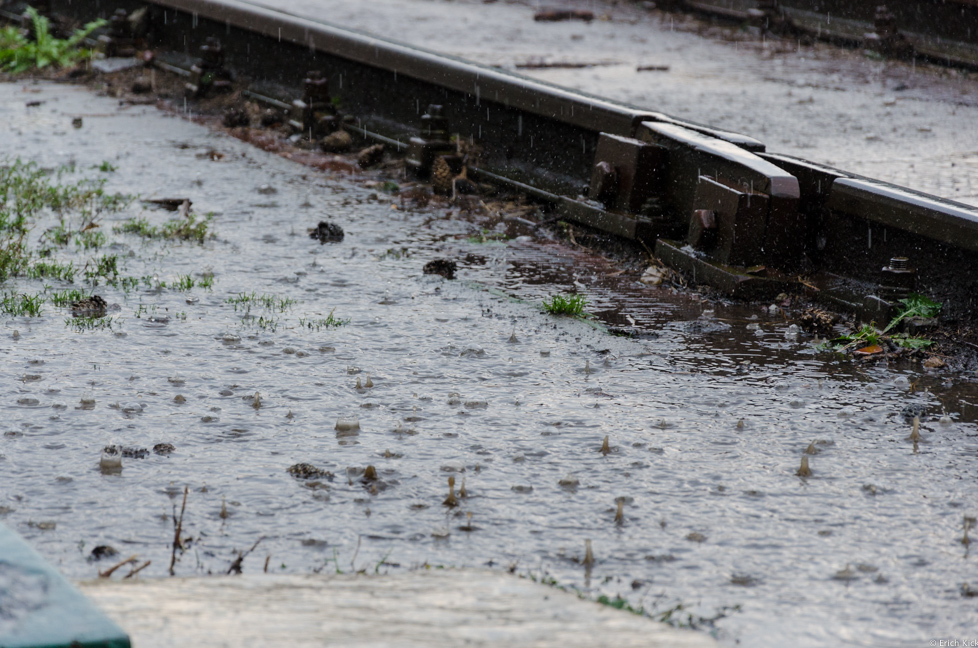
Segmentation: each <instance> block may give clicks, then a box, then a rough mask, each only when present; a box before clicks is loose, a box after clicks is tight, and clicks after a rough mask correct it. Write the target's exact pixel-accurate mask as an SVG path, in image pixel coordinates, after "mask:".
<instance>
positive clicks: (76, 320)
mask: <svg viewBox="0 0 978 648" xmlns="http://www.w3.org/2000/svg"><path fill="white" fill-rule="evenodd" d="M65 326H67V327H68V328H73V329H75V330H76V331H78V332H84V331H103V330H106V329H111V328H112V318H111V317H94V316H93V317H69V318H67V319H65Z"/></svg>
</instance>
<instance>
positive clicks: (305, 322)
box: [299, 308, 350, 331]
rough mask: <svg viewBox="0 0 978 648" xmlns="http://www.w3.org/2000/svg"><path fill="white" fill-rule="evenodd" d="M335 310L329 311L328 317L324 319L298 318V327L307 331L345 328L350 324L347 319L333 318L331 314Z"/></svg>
mask: <svg viewBox="0 0 978 648" xmlns="http://www.w3.org/2000/svg"><path fill="white" fill-rule="evenodd" d="M335 310H336V309H335V308H334V309H333V310H331V311H329V315H328V316H326V317H325V318H320V319H308V318H305V317H300V318H299V326H301V327H302V328H308V329H309V330H315V331H319V330H322V329H331V328H338V327H340V326H346V325H347V324H349V323H350V320H349V319H340V318H338V317H334V316H333V312H334V311H335Z"/></svg>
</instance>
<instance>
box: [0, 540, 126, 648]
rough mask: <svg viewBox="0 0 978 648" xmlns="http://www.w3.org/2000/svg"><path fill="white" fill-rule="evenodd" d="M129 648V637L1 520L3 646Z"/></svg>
mask: <svg viewBox="0 0 978 648" xmlns="http://www.w3.org/2000/svg"><path fill="white" fill-rule="evenodd" d="M60 646H64V647H65V648H130V644H129V637H128V636H127V635H126V633H125V632H123V631H122V629H121V628H119V626H117V625H116V624H115V623H113V622H112V621H110V620H109V618H108V617H106V616H105V615H104V614H103V613H102V612H100V611H99V610H98V609H97V608H96V607H95V606H94V605H92V604H91V603H90V602H89V601H88V599H86V598H85V597H84V596H83V595H82V593H81V592H79V591H78V590H77V589H75V587H74V586H72V584H71V583H69V582H68V581H67V580H66V579H65V578H64V577H63V576H62V575H61V574H59V573H58V572H57V571H55V570H54V568H52V567H51V566H50V565H48V564H47V563H46V562H45V561H44V559H43V558H41V556H40V555H38V553H37V552H36V551H34V550H33V549H31V548H30V547H29V546H28V545H27V543H26V542H24V540H23V538H21V537H20V536H18V535H17V534H16V533H14V532H13V531H11V530H10V529H8V528H7V527H5V526H4V525H2V524H0V648H58V647H60Z"/></svg>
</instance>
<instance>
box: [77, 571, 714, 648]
mask: <svg viewBox="0 0 978 648" xmlns="http://www.w3.org/2000/svg"><path fill="white" fill-rule="evenodd" d="M80 588H81V590H82V591H83V592H84V593H85V594H86V595H87V596H88V597H89V598H90V599H91V600H92V601H94V602H95V603H96V604H97V605H98V606H99V607H101V608H102V609H103V610H105V611H106V613H107V614H108V615H109V616H111V617H112V618H113V619H115V620H116V621H117V622H118V623H120V624H121V625H122V626H124V627H125V629H126V631H127V632H128V633H129V635H130V637H131V638H132V641H133V645H134V646H137V647H138V648H165V647H169V646H183V647H186V648H196V647H200V648H205V647H206V648H221V647H222V646H227V647H228V648H231V647H245V646H262V647H267V648H280V647H281V648H285V647H286V646H288V647H295V646H361V647H366V646H378V647H381V646H383V647H391V648H441V647H442V646H444V647H445V648H449V647H451V648H454V647H456V646H477V647H478V646H486V647H488V646H512V647H514V648H577V647H580V648H629V647H634V648H639V647H641V648H659V647H662V648H667V647H668V648H708V647H710V646H715V645H716V642H714V641H713V640H712V639H711V638H710V637H708V636H706V635H704V634H702V633H697V632H692V631H681V630H675V629H672V628H670V627H669V626H667V625H665V624H662V623H657V622H655V621H652V620H651V619H648V618H642V617H641V616H638V615H635V614H632V613H629V612H626V611H622V610H616V609H614V608H611V607H609V606H606V605H601V604H600V603H594V602H591V601H585V600H582V599H580V598H579V597H578V596H575V595H574V594H571V593H569V592H564V591H561V590H558V589H555V588H553V587H549V586H547V585H542V584H540V583H535V582H533V581H531V580H530V579H527V578H519V577H517V576H512V575H509V574H503V573H499V572H493V571H487V570H472V569H458V570H456V569H438V570H421V571H414V572H409V573H404V574H397V575H390V576H375V575H370V576H367V575H330V576H326V575H304V576H301V575H292V576H271V575H253V576H241V577H236V576H224V577H212V578H174V579H169V580H149V579H148V580H142V581H137V582H111V581H104V580H103V581H88V582H84V583H81V584H80Z"/></svg>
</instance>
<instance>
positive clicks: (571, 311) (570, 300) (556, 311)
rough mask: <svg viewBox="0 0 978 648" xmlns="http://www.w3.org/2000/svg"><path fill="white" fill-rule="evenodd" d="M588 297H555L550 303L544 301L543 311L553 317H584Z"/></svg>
mask: <svg viewBox="0 0 978 648" xmlns="http://www.w3.org/2000/svg"><path fill="white" fill-rule="evenodd" d="M587 303H588V301H587V297H585V296H584V295H570V296H568V297H564V296H563V295H554V296H553V297H551V298H550V301H547V300H546V299H545V300H543V309H544V310H545V311H547V312H548V313H550V314H551V315H567V316H569V317H582V316H583V315H584V314H585V313H584V307H585V306H587Z"/></svg>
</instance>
